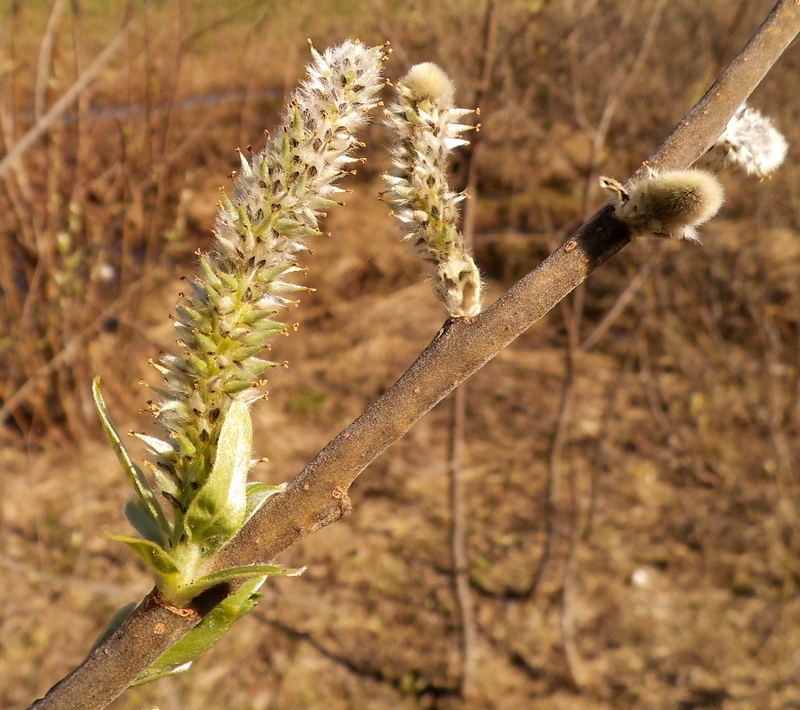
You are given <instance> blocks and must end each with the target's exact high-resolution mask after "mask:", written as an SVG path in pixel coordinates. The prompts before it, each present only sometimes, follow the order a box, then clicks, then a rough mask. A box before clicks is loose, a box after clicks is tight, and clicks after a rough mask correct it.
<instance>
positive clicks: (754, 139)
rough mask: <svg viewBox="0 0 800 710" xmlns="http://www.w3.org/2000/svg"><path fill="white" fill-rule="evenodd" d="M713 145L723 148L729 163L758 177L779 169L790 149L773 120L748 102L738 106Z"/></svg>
mask: <svg viewBox="0 0 800 710" xmlns="http://www.w3.org/2000/svg"><path fill="white" fill-rule="evenodd" d="M714 146H715V147H716V148H717V149H718V150H721V151H722V153H723V160H724V161H725V163H726V164H728V165H736V166H737V167H739V168H741V169H742V170H744V171H745V172H746V173H747V174H748V175H756V176H757V177H764V176H766V175H769V174H770V173H772V172H774V171H775V170H777V169H778V168H779V167H780V166H781V165H782V164H783V161H784V158H785V157H786V153H787V151H788V150H789V144H788V143H787V142H786V139H785V138H784V137H783V135H782V134H781V132H780V131H779V130H778V129H777V128H775V125H774V124H773V123H772V121H771V120H770V119H769V118H767V117H766V116H764V115H762V114H761V112H759V111H757V110H756V109H752V108H748V107H747V105H746V104H742V105H741V106H740V107H739V108H738V109H737V110H736V113H734V114H733V116H732V117H731V120H730V121H728V125H727V126H725V130H724V131H723V132H722V134H721V135H720V137H719V138H718V139H717V141H716V143H715V144H714Z"/></svg>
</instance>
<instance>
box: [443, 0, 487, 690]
mask: <svg viewBox="0 0 800 710" xmlns="http://www.w3.org/2000/svg"><path fill="white" fill-rule="evenodd" d="M483 30H484V45H483V50H482V52H481V62H482V64H483V66H482V70H481V77H480V80H479V83H478V86H477V89H476V92H475V101H474V105H476V106H480V102H481V100H482V99H483V97H484V96H485V95H486V93H487V91H488V90H489V87H490V84H491V77H492V67H493V65H494V55H495V44H496V37H497V15H496V12H495V3H494V0H488V1H487V3H486V11H485V13H484V21H483ZM479 136H480V132H476V133H475V134H474V135H473V136H472V138H473V140H472V141H471V143H470V145H469V146H468V152H467V153H466V156H465V159H466V163H467V187H466V191H467V192H468V193H469V195H470V197H471V198H472V199H471V200H468V201H467V203H466V205H465V208H464V220H463V223H464V226H463V232H464V243H465V245H466V248H467V251H468V252H471V251H472V245H473V243H474V241H475V240H474V237H475V204H476V200H477V194H476V193H477V185H478V162H477V147H478V142H479V140H480V139H479ZM466 410H467V387H466V385H465V386H463V387H459V388H458V389H456V391H455V392H453V408H452V421H451V426H450V452H449V462H448V473H449V476H450V514H451V528H450V544H451V549H452V555H453V586H454V588H455V595H456V604H457V607H458V614H459V617H460V621H461V684H460V691H461V697H462V698H470V697H473V696H474V695H475V694H476V693H477V691H478V686H477V683H476V677H475V672H476V667H477V656H476V651H477V648H476V626H475V605H474V603H473V600H472V592H471V590H470V586H469V556H468V553H467V543H466V519H467V517H466V511H465V501H464V469H463V463H464V462H463V450H464V422H465V419H466Z"/></svg>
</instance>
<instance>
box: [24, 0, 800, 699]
mask: <svg viewBox="0 0 800 710" xmlns="http://www.w3.org/2000/svg"><path fill="white" fill-rule="evenodd" d="M798 32H800V0H780V1H779V2H778V3H777V4H776V5H775V7H774V8H773V10H772V12H771V13H770V15H769V16H768V18H767V19H766V20H765V21H764V23H763V24H762V25H761V27H760V28H759V29H758V31H757V32H756V34H755V35H754V36H753V38H752V39H751V40H750V41H749V42H748V43H747V45H746V46H745V48H744V49H743V50H742V52H741V53H740V54H739V55H738V56H737V57H736V58H735V59H734V60H733V62H732V63H731V64H730V66H729V67H728V68H727V69H726V70H725V72H724V73H723V74H722V75H721V76H720V78H719V79H718V80H717V81H716V82H715V83H714V85H713V86H712V87H711V89H709V91H708V92H707V93H706V95H705V96H704V97H703V98H702V99H701V100H700V101H699V102H698V103H697V105H696V106H695V107H694V108H692V109H691V110H690V111H689V113H687V114H686V116H685V117H684V118H683V119H682V120H681V121H680V123H679V124H678V125H677V126H676V127H675V129H674V130H673V131H672V133H670V135H669V136H668V137H667V139H666V140H665V141H664V142H663V143H662V145H661V146H660V147H659V148H658V150H657V151H656V152H655V153H654V154H653V155H652V156H651V157H650V158H649V159H648V162H649V163H650V165H652V166H653V167H654V168H658V169H680V168H686V167H688V166H690V165H691V164H692V163H694V162H695V161H696V160H697V159H698V158H699V157H700V156H701V155H702V154H703V153H704V152H705V151H706V150H707V149H708V148H709V147H710V146H711V145H712V144H713V142H714V141H715V140H716V138H717V137H718V136H719V134H720V133H721V132H722V129H723V128H724V127H725V125H726V123H727V122H728V120H729V119H730V117H731V116H732V115H733V113H734V111H735V110H736V109H737V108H738V106H739V105H740V104H741V103H742V102H744V101H745V100H746V99H747V97H748V96H749V95H750V94H751V93H752V91H753V90H754V89H755V88H756V86H758V84H759V82H760V81H761V80H762V79H763V77H764V76H765V75H766V73H767V71H769V69H770V68H771V67H772V65H773V64H774V63H775V62H776V61H777V59H778V58H779V57H780V56H781V54H782V53H783V51H784V50H785V49H786V48H787V47H788V45H789V43H790V42H791V41H792V40H793V39H794V37H795V36H796V35H797V33H798ZM645 171H646V168H645V167H644V166H643V167H642V168H640V169H639V171H637V173H636V175H637V176H640V175H644V173H645ZM629 239H630V234H629V231H628V228H627V227H626V226H624V225H623V224H622V223H620V222H618V221H617V220H616V219H615V218H614V217H613V212H612V209H611V207H610V206H609V205H606V206H605V207H603V208H602V209H600V210H599V211H598V212H597V213H596V214H595V215H594V216H592V217H591V218H590V219H589V220H588V221H587V222H586V223H585V224H584V225H583V226H582V227H581V228H580V229H578V231H577V232H576V233H575V234H574V235H573V236H572V237H571V238H570V239H569V240H568V241H567V242H566V243H565V244H564V245H562V246H561V247H560V248H558V249H557V250H556V251H555V252H554V253H553V254H551V255H550V256H549V257H548V258H547V259H546V260H545V261H544V262H543V263H542V264H541V265H540V266H539V267H537V268H536V269H535V270H534V271H532V272H531V273H530V274H528V275H527V276H525V277H524V278H523V279H522V280H521V281H519V282H518V283H517V284H515V285H514V286H513V287H512V288H511V289H509V291H508V292H506V293H505V294H504V295H503V296H502V297H501V298H500V299H499V300H498V301H497V302H496V303H495V304H494V305H492V306H491V307H490V308H488V309H487V310H486V311H484V312H483V313H482V314H481V315H479V316H478V317H477V318H475V319H470V320H467V319H460V320H450V321H447V322H446V323H445V324H444V326H443V327H442V329H441V330H440V331H439V333H438V334H437V335H436V337H435V338H434V339H433V341H432V342H431V343H430V345H429V346H428V347H427V348H426V349H425V351H424V352H423V353H422V354H421V355H420V356H419V358H418V359H417V361H416V362H415V363H414V364H413V365H412V366H411V367H410V368H409V369H408V371H407V372H406V373H405V374H404V375H403V376H402V377H401V378H400V379H399V380H398V381H397V383H396V384H395V385H394V386H393V387H392V388H391V389H389V390H388V391H387V392H386V393H385V394H384V395H383V396H382V397H381V398H380V399H379V400H378V401H377V402H375V404H373V405H372V406H371V407H370V408H369V409H367V411H365V412H364V414H362V415H361V416H360V417H359V418H358V419H357V420H356V421H354V422H353V423H352V424H351V425H350V426H348V427H347V428H346V429H345V430H344V431H343V432H342V433H341V434H339V435H338V436H337V437H336V438H335V439H333V441H331V442H330V443H329V444H328V445H327V446H326V447H325V448H324V449H323V450H322V451H321V452H320V453H319V454H318V455H317V456H316V458H315V459H314V460H313V461H311V463H309V464H308V466H307V467H306V468H305V469H304V470H303V471H302V472H301V473H300V474H299V475H298V476H297V477H296V478H295V479H294V480H293V481H292V482H291V483H290V484H289V486H288V487H287V489H286V491H285V493H283V494H281V495H277V496H274V497H273V498H270V499H269V501H268V502H267V503H266V504H265V505H264V507H263V508H262V509H261V511H259V513H258V514H257V515H256V516H254V517H253V519H251V521H250V522H249V523H248V525H247V526H246V527H245V528H244V529H243V530H242V532H241V533H240V534H239V535H238V536H237V537H236V539H235V540H234V541H233V542H232V543H231V544H230V545H229V546H228V547H227V548H225V549H224V550H223V552H222V553H221V554H220V555H219V556H218V557H217V558H215V559H214V561H213V562H214V567H213V569H208V570H206V572H212V571H214V570H215V569H221V568H224V567H232V566H237V565H245V564H253V563H266V562H269V561H271V560H273V559H274V558H275V557H276V556H277V555H278V554H279V553H280V552H282V551H283V550H285V549H287V548H288V547H290V546H292V545H294V544H295V543H297V542H299V541H300V540H302V539H303V538H304V537H306V536H307V535H309V534H311V533H312V532H314V531H316V530H319V529H320V528H322V527H324V526H326V525H329V524H330V523H333V522H336V521H337V520H338V519H339V518H341V517H342V515H344V514H346V513H347V512H349V510H350V503H349V498H348V496H347V491H348V489H349V488H350V485H351V484H352V483H353V481H354V480H355V479H356V477H357V476H358V475H359V474H360V473H361V472H362V471H363V470H364V469H365V468H366V467H367V466H368V465H369V464H370V463H371V462H372V461H373V460H374V459H375V458H376V457H377V456H378V455H379V454H381V453H382V452H383V451H385V450H386V449H387V448H388V447H389V446H390V445H391V444H393V443H394V442H395V441H397V440H398V439H399V438H400V437H401V436H403V434H405V433H406V432H407V431H408V429H409V428H410V427H411V426H412V425H413V424H414V423H415V422H416V421H417V420H418V419H420V418H421V417H422V416H423V415H425V414H426V413H427V412H428V411H430V409H431V408H432V407H433V406H434V405H435V404H437V403H438V402H439V401H441V400H442V399H443V398H444V397H445V396H446V395H447V394H449V393H450V392H451V391H452V390H454V389H455V388H456V387H457V386H458V385H459V384H460V383H461V382H463V381H464V380H465V379H466V378H468V377H469V376H470V375H472V374H473V373H474V372H476V371H477V370H478V369H480V368H481V367H483V365H485V364H486V363H487V362H488V361H489V360H491V359H492V358H493V357H494V356H495V355H496V354H497V353H498V352H500V350H502V349H503V348H504V347H506V346H507V345H509V344H510V343H511V342H513V341H514V340H515V339H516V338H517V337H518V336H519V335H520V334H522V333H523V332H524V331H525V330H526V329H527V328H529V327H530V326H531V325H532V324H533V323H535V322H536V321H537V320H539V319H540V318H541V317H542V316H544V315H545V314H546V313H547V312H548V311H550V310H551V309H552V308H553V306H555V305H556V304H557V303H558V302H559V301H561V299H563V298H564V297H565V296H567V295H568V294H569V293H570V292H571V291H572V290H573V289H575V288H576V287H577V286H578V285H579V284H581V283H582V282H583V281H584V280H586V278H587V277H588V276H589V275H590V274H591V273H592V272H593V271H594V270H595V269H597V268H598V267H599V266H601V265H602V264H603V263H605V262H606V261H607V260H608V259H610V258H611V257H613V256H614V255H615V254H616V253H617V252H618V251H620V250H621V249H622V248H623V247H624V246H625V245H626V244H627V243H628V241H629ZM231 591H233V587H232V586H230V585H222V586H221V587H219V588H216V589H214V590H211V592H209V593H208V594H205V595H202V596H201V597H199V598H198V599H196V600H194V602H193V603H192V605H191V611H190V612H188V613H185V614H181V615H178V614H175V613H173V612H172V611H170V610H168V609H166V608H165V607H164V606H162V605H161V604H159V603H158V597H157V595H156V594H155V593H154V592H151V593H150V595H148V597H146V598H145V600H144V601H143V602H142V604H141V605H140V606H139V608H138V609H137V610H136V611H135V612H134V614H133V616H132V617H131V618H130V619H128V621H127V622H126V623H125V624H124V625H123V626H122V627H121V628H120V629H119V630H118V631H117V632H116V633H115V634H113V635H112V636H111V637H110V638H109V639H108V640H107V641H105V642H104V643H103V644H101V645H100V646H99V647H98V648H96V649H95V650H94V651H93V652H91V653H90V655H89V656H88V658H87V659H86V660H85V661H84V662H83V663H82V664H81V665H80V666H79V667H78V668H77V669H75V670H74V671H73V672H72V673H70V675H68V676H67V677H66V678H65V679H64V680H62V681H61V682H60V683H58V684H57V685H56V686H54V687H53V688H52V689H51V690H50V692H49V693H48V694H47V696H46V697H45V698H44V699H42V700H39V701H37V702H36V703H34V704H33V705H32V706H31V708H36V709H37V710H45V709H48V710H49V709H53V708H58V709H59V710H73V709H74V710H93V709H97V708H103V707H105V706H106V705H107V704H108V703H109V702H111V701H112V700H113V699H114V698H116V697H117V696H119V695H120V694H121V693H122V692H123V691H124V690H125V689H126V688H127V687H128V685H129V684H130V683H131V682H132V681H133V680H135V679H136V677H137V676H139V675H140V674H141V673H142V671H144V670H145V669H146V668H147V667H148V666H149V665H150V664H152V662H153V661H155V660H156V659H157V658H158V657H159V656H160V655H161V654H163V653H164V652H165V651H166V650H167V649H169V648H170V647H171V646H172V645H173V644H174V643H175V642H176V641H177V640H178V639H180V638H181V637H182V636H183V635H184V634H186V633H187V632H188V631H189V630H190V629H191V628H192V627H193V626H194V625H196V624H197V623H198V622H199V620H200V618H202V616H203V614H205V613H206V612H207V611H208V610H209V609H210V608H211V607H212V606H213V605H214V603H215V602H216V601H218V600H219V599H221V598H223V597H224V596H226V595H227V594H228V593H230V592H231Z"/></svg>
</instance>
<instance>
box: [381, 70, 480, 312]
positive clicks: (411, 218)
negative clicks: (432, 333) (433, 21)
mask: <svg viewBox="0 0 800 710" xmlns="http://www.w3.org/2000/svg"><path fill="white" fill-rule="evenodd" d="M454 97H455V88H454V86H453V82H452V81H450V78H449V77H448V76H447V74H445V72H444V71H442V69H440V68H439V67H438V66H437V65H436V64H433V63H431V62H425V63H424V64H417V65H415V66H413V67H412V68H411V69H410V70H409V71H408V73H407V74H406V75H405V76H404V77H403V78H402V79H401V80H400V81H399V82H398V85H397V101H396V103H393V104H392V105H391V106H389V107H388V108H387V109H386V116H387V123H388V125H389V126H390V127H391V128H392V129H393V130H394V132H395V136H396V138H395V141H396V142H395V148H394V150H393V152H392V156H393V158H394V169H393V170H392V171H391V172H390V173H388V174H387V175H384V179H385V180H386V182H387V184H388V185H389V188H388V189H387V190H386V192H385V193H384V195H385V197H386V199H387V201H388V202H389V203H390V204H391V205H392V207H393V209H394V215H395V216H396V217H397V218H398V219H399V220H400V222H402V223H403V225H404V226H406V227H408V229H409V231H408V232H407V234H406V235H405V236H406V238H407V239H413V240H414V242H415V244H416V245H417V246H418V247H419V248H420V251H421V252H422V255H423V258H424V259H425V260H426V261H429V262H430V263H431V264H433V265H434V266H435V268H436V273H435V276H434V286H435V288H436V292H437V293H438V295H439V297H440V299H441V300H442V303H443V304H444V305H445V307H446V308H447V310H448V312H449V313H450V315H451V316H453V317H471V316H475V315H477V314H478V313H480V310H481V288H482V284H481V278H480V273H479V272H478V268H477V266H476V265H475V262H474V261H473V260H472V257H471V256H470V255H469V254H468V253H467V251H466V247H465V244H464V237H463V235H462V234H461V233H460V232H459V230H458V228H457V226H456V223H457V221H458V203H459V202H460V201H461V200H463V199H464V195H463V194H462V193H456V192H452V191H451V190H450V188H449V186H448V182H447V160H448V158H449V155H450V151H452V149H453V148H455V147H457V146H460V145H465V144H466V141H465V140H464V139H462V138H460V137H459V136H460V134H461V133H462V132H463V131H465V130H468V129H469V128H471V126H468V125H464V124H461V123H459V122H458V121H459V119H461V118H462V117H463V116H464V115H466V114H468V113H471V112H470V111H469V110H467V109H460V108H455V107H454V105H453V102H454Z"/></svg>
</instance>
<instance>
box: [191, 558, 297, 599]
mask: <svg viewBox="0 0 800 710" xmlns="http://www.w3.org/2000/svg"><path fill="white" fill-rule="evenodd" d="M305 571H306V568H305V567H299V568H295V569H292V568H286V567H281V566H280V565H243V566H241V567H228V569H221V570H220V571H219V572H214V573H212V574H207V575H206V576H205V577H200V579H196V580H195V581H193V582H192V583H191V584H189V585H187V586H186V587H185V591H186V593H187V596H188V595H189V593H191V596H190V598H192V599H194V597H196V596H197V595H198V594H202V593H203V592H205V591H206V590H207V589H211V588H212V587H216V586H217V585H218V584H222V583H223V582H230V581H231V580H234V579H243V578H247V577H259V576H268V577H298V576H300V575H301V574H303V572H305Z"/></svg>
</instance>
